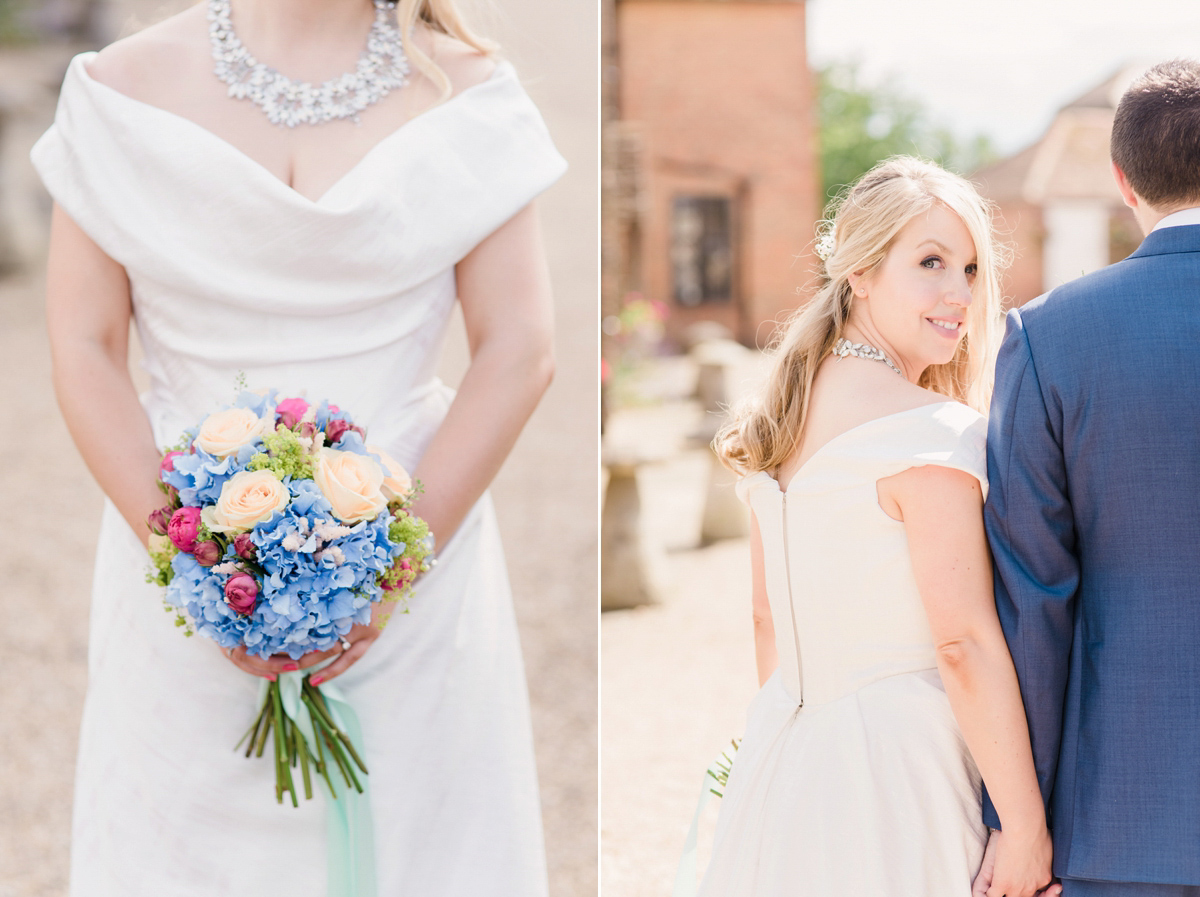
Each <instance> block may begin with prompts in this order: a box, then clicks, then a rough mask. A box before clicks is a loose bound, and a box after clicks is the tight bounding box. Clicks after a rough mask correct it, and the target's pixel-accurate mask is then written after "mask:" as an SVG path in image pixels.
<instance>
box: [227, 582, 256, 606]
mask: <svg viewBox="0 0 1200 897" xmlns="http://www.w3.org/2000/svg"><path fill="white" fill-rule="evenodd" d="M257 601H258V583H257V582H256V581H255V579H254V577H253V576H251V575H250V574H249V573H235V574H233V576H231V577H229V580H228V581H227V582H226V583H225V603H226V604H228V605H229V606H230V607H232V608H233V609H234V610H235V611H237V612H238V613H239V614H249V613H251V612H252V611H253V610H254V605H255V603H256V602H257Z"/></svg>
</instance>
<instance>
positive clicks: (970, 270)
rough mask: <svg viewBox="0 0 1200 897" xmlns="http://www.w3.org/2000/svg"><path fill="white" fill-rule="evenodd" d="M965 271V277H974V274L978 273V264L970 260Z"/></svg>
mask: <svg viewBox="0 0 1200 897" xmlns="http://www.w3.org/2000/svg"><path fill="white" fill-rule="evenodd" d="M966 272H967V277H974V276H975V275H976V274H978V273H979V266H978V265H977V264H975V263H974V262H971V264H969V265H967V267H966Z"/></svg>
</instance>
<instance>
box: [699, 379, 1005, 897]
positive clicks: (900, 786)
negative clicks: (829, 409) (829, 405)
mask: <svg viewBox="0 0 1200 897" xmlns="http://www.w3.org/2000/svg"><path fill="white" fill-rule="evenodd" d="M986 432H987V426H986V421H985V419H984V418H983V417H982V416H981V415H979V414H978V413H976V412H975V411H973V410H971V409H970V408H968V407H966V406H965V405H960V404H958V403H955V402H945V403H938V404H933V405H926V406H924V407H921V408H915V409H912V410H910V411H904V412H901V413H899V414H893V415H889V416H887V417H883V418H879V419H877V420H874V421H870V422H868V423H866V424H863V425H862V426H860V427H856V428H854V429H852V430H850V431H848V432H846V433H843V434H842V435H840V436H838V437H837V438H835V439H833V440H832V441H830V442H829V443H827V444H826V445H824V446H823V447H822V448H821V449H820V450H819V451H818V452H817V453H816V454H814V455H813V456H812V457H811V458H810V459H809V460H808V461H807V462H806V463H805V464H804V466H803V467H802V468H801V469H800V470H799V471H798V472H797V473H796V474H795V476H794V477H793V479H792V480H791V482H790V483H788V488H787V490H786V491H781V490H780V489H779V485H778V483H776V481H775V480H774V478H772V477H771V476H770V474H768V473H765V472H760V473H756V474H753V475H751V476H748V477H746V478H744V479H743V480H741V481H740V482H739V484H738V493H739V495H740V496H741V497H742V498H743V499H744V500H745V501H747V502H748V503H749V505H750V507H751V508H752V509H753V511H754V515H755V519H756V520H757V522H758V527H759V531H760V532H761V534H762V545H763V563H764V567H765V572H766V586H767V595H768V599H769V601H770V605H771V617H772V620H773V622H774V625H775V644H776V648H777V650H778V654H779V667H778V668H777V669H776V671H775V672H774V674H773V675H772V676H771V677H770V679H768V680H767V682H766V683H765V684H764V685H763V687H762V689H761V690H760V691H759V693H758V695H757V696H756V697H755V699H754V701H753V703H752V704H751V706H750V711H749V719H748V722H747V726H746V733H745V737H744V739H743V741H742V742H741V746H740V748H739V749H738V751H737V754H736V756H735V759H734V763H733V770H732V772H731V774H730V776H729V783H728V787H727V788H726V790H725V796H724V799H723V800H722V802H721V812H720V817H719V820H718V823H717V833H716V841H715V843H714V847H713V855H712V860H711V862H710V864H709V867H708V870H707V873H706V875H705V878H704V881H703V883H702V885H701V889H700V893H701V895H703V897H833V895H854V897H969V895H970V893H971V882H972V879H973V878H974V876H975V873H976V872H977V871H978V869H979V865H980V862H981V860H982V858H983V848H984V844H985V842H986V840H987V829H986V828H985V826H984V825H983V822H982V817H981V815H980V809H979V805H980V780H979V773H978V771H977V770H976V768H975V764H974V762H973V761H972V759H971V756H970V754H969V753H968V751H967V748H966V744H965V743H964V741H963V737H962V734H961V732H960V731H959V728H958V724H957V722H956V721H955V719H954V715H953V713H952V712H951V709H950V703H949V701H948V700H947V698H946V693H945V691H944V689H943V687H942V683H941V679H940V677H939V676H938V672H937V668H936V667H937V662H936V656H935V651H934V643H933V636H932V634H931V632H930V629H929V623H928V619H927V617H926V615H925V610H924V607H923V605H922V603H921V597H920V595H919V594H918V592H917V585H916V582H915V580H914V578H913V571H912V562H911V560H910V558H909V553H908V541H907V538H906V536H905V531H904V524H903V523H900V522H898V521H896V520H894V519H892V518H891V517H889V516H888V515H887V514H885V513H884V512H883V510H882V509H881V508H880V507H879V501H878V495H877V492H876V485H875V484H876V482H877V481H878V480H879V479H881V478H883V477H887V476H891V475H892V474H896V473H899V472H900V471H902V470H906V469H907V468H910V467H916V466H921V465H927V464H938V465H944V466H947V467H953V468H957V469H959V470H964V471H966V472H968V473H970V474H972V475H974V476H975V477H977V478H978V479H979V481H980V483H981V484H982V485H983V488H984V490H985V492H986V488H987V466H986V459H985V452H984V439H985V436H986Z"/></svg>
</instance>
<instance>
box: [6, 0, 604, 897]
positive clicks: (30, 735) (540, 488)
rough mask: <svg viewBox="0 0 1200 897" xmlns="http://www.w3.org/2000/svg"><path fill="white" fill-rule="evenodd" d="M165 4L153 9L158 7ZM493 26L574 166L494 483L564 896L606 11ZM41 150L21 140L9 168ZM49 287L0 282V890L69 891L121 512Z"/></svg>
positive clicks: (554, 12) (587, 706)
mask: <svg viewBox="0 0 1200 897" xmlns="http://www.w3.org/2000/svg"><path fill="white" fill-rule="evenodd" d="M132 5H139V4H131V6H132ZM176 5H178V4H176ZM163 6H164V4H163V3H160V2H158V0H145V2H142V3H141V4H140V7H141V10H139V11H141V12H143V13H145V14H150V13H153V11H154V10H155V9H157V8H159V7H163ZM481 30H484V31H485V32H486V33H489V34H491V35H493V36H494V37H496V38H497V39H498V40H499V41H500V42H501V44H502V45H503V46H504V48H505V50H506V51H507V53H508V55H509V56H510V58H512V59H513V61H514V63H515V64H516V65H517V68H518V71H520V72H521V74H522V77H523V80H524V81H525V82H526V84H527V87H528V89H529V91H530V93H531V94H532V95H533V97H534V99H535V101H537V102H538V104H539V106H540V107H541V109H542V110H543V113H544V115H545V117H546V119H547V123H548V124H549V126H550V130H551V131H552V133H553V134H554V136H555V139H556V142H557V143H558V146H559V149H560V150H561V151H562V152H563V154H564V155H565V156H566V157H567V158H568V160H569V161H570V163H571V170H570V171H569V172H568V174H567V175H566V177H564V179H563V180H562V181H561V182H560V183H559V184H558V185H557V186H555V187H554V188H553V189H552V190H551V191H550V192H548V193H547V194H546V195H545V197H544V198H543V199H542V200H541V207H542V217H543V222H544V223H545V231H546V243H547V249H548V253H549V257H550V264H551V270H552V275H553V279H554V285H555V294H556V299H557V313H558V321H557V332H558V373H557V375H556V378H555V381H554V384H553V386H552V387H551V389H550V392H549V393H548V394H547V396H546V397H545V399H544V400H543V402H542V404H541V406H540V407H539V409H538V411H537V413H536V414H535V416H534V418H533V420H532V421H531V423H530V425H529V426H528V428H527V429H526V431H525V433H524V435H523V436H522V437H521V440H520V442H519V443H518V445H517V448H516V449H515V451H514V452H513V455H512V457H511V458H510V459H509V461H508V463H507V464H506V465H505V467H504V469H503V470H502V472H501V474H500V476H499V478H498V479H497V481H496V483H495V486H494V489H493V492H494V496H495V499H496V504H497V508H498V513H499V516H500V522H501V526H502V528H503V530H504V537H505V543H506V545H507V547H508V550H509V565H510V571H511V576H512V581H513V588H514V592H515V595H516V602H517V614H518V618H519V623H520V629H521V639H522V645H523V647H524V651H525V660H526V666H527V669H528V675H529V685H530V693H531V699H532V703H533V723H534V733H535V738H536V742H537V751H538V769H539V773H540V777H541V792H542V793H541V796H542V805H543V809H544V815H545V825H546V836H547V853H548V859H549V864H550V882H551V893H552V894H553V895H555V897H583V895H592V894H595V893H596V888H597V880H596V879H597V876H596V843H597V827H596V787H597V783H596V768H597V753H596V738H597V722H596V712H597V708H596V662H597V657H596V643H597V642H596V640H597V612H596V594H597V561H596V547H597V538H596V521H597V501H598V499H597V479H596V467H597V453H596V421H597V395H596V371H597V369H598V360H597V337H596V303H597V300H596V295H597V290H596V283H597V264H596V240H597V228H596V218H597V211H596V195H597V174H596V171H597V164H598V160H597V142H596V120H597V114H596V82H595V58H596V57H595V53H596V51H595V47H596V14H595V8H594V5H593V4H592V3H591V2H589V0H506V2H505V4H504V10H503V16H502V17H501V16H500V14H499V13H497V14H496V15H495V16H494V21H492V22H490V23H489V22H486V21H485V22H484V23H483V28H482V29H481ZM46 114H47V115H48V114H49V112H48V111H47V112H46ZM41 127H42V125H40V124H38V125H37V126H36V127H26V128H24V129H21V130H20V131H19V132H18V133H17V134H16V135H15V136H11V135H10V140H25V139H26V136H25V135H26V132H28V134H30V135H33V136H36V133H38V132H40V130H41ZM30 139H31V138H30ZM25 152H27V143H26V145H25V146H17V147H15V148H14V147H11V146H10V147H8V148H7V151H6V153H5V157H6V158H8V159H11V158H16V159H21V158H22V154H23V153H25ZM26 223H27V224H28V222H26ZM30 226H35V225H30ZM42 295H43V288H42V284H41V278H40V276H35V275H29V276H26V277H23V278H19V279H15V280H9V281H6V282H3V283H0V410H2V412H3V414H2V419H3V420H4V421H6V422H7V424H8V426H7V431H8V434H9V436H8V438H6V439H3V440H0V495H2V496H3V498H4V503H5V505H6V507H8V508H9V509H16V510H17V512H18V513H19V514H20V515H21V517H20V525H19V526H17V525H14V523H13V516H15V515H10V517H9V519H8V522H7V523H5V525H4V526H3V529H2V532H3V534H4V537H3V539H2V540H0V582H3V583H4V588H3V600H0V658H3V660H4V667H5V670H6V675H5V676H3V677H0V720H2V721H3V722H0V897H59V895H63V894H65V893H66V870H67V857H68V850H69V824H70V804H71V785H72V778H73V769H74V760H75V749H76V735H77V731H78V725H79V715H80V709H81V706H82V699H83V693H84V687H85V684H86V652H87V611H88V594H89V591H90V581H91V568H92V561H93V545H94V541H95V534H96V527H97V525H98V522H99V514H100V507H101V501H102V498H101V495H100V492H99V490H98V489H97V487H96V486H95V484H94V483H93V481H92V479H91V477H90V475H89V474H88V472H87V470H86V469H85V468H84V466H83V463H82V461H81V460H80V458H79V455H78V453H77V452H76V450H75V448H74V445H73V444H72V443H71V440H70V438H69V436H68V434H67V431H66V428H65V425H64V424H63V422H62V419H61V417H60V416H59V413H58V409H57V406H56V405H55V402H54V398H53V394H52V390H51V385H50V367H49V355H48V350H47V344H46V336H45V329H44V325H43V322H42V302H43V299H42ZM464 365H465V343H464V341H463V339H462V337H461V334H459V335H456V336H455V337H454V338H452V340H451V343H450V345H449V347H448V350H447V358H446V363H445V365H444V368H445V371H446V373H447V375H448V377H449V378H450V379H451V380H453V379H455V378H456V375H457V373H458V372H461V370H462V368H463V366H464ZM531 548H532V549H534V550H531Z"/></svg>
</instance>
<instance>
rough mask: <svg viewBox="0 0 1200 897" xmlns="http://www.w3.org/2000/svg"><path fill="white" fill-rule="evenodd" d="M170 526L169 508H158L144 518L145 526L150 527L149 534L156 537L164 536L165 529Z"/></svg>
mask: <svg viewBox="0 0 1200 897" xmlns="http://www.w3.org/2000/svg"><path fill="white" fill-rule="evenodd" d="M170 524H171V509H170V508H159V509H158V510H157V511H151V512H150V516H149V517H147V518H146V525H147V526H148V527H150V532H152V533H154V535H156V536H165V535H166V534H167V527H168V526H170Z"/></svg>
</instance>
